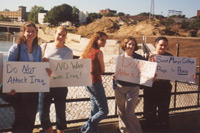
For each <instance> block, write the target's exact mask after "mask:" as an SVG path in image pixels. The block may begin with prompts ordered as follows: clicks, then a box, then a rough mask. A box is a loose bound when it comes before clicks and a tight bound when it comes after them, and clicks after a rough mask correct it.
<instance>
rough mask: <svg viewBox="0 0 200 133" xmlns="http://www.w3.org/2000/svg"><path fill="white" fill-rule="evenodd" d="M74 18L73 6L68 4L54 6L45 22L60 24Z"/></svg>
mask: <svg viewBox="0 0 200 133" xmlns="http://www.w3.org/2000/svg"><path fill="white" fill-rule="evenodd" d="M72 20H73V15H72V7H71V6H69V5H67V4H62V5H60V6H54V7H53V8H52V9H51V10H50V11H49V12H48V13H47V14H46V16H45V18H44V22H48V23H50V24H51V25H58V24H59V23H62V22H65V21H72Z"/></svg>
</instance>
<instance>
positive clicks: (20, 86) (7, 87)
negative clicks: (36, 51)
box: [3, 62, 49, 93]
mask: <svg viewBox="0 0 200 133" xmlns="http://www.w3.org/2000/svg"><path fill="white" fill-rule="evenodd" d="M46 68H49V63H42V62H4V63H3V92H4V93H8V92H10V91H11V89H15V91H16V92H48V91H49V76H48V74H47V72H46V70H45V69H46Z"/></svg>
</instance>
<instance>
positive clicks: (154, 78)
mask: <svg viewBox="0 0 200 133" xmlns="http://www.w3.org/2000/svg"><path fill="white" fill-rule="evenodd" d="M156 77H157V73H155V75H154V77H153V82H154V81H155V80H156Z"/></svg>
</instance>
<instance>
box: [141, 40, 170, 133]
mask: <svg viewBox="0 0 200 133" xmlns="http://www.w3.org/2000/svg"><path fill="white" fill-rule="evenodd" d="M167 46H168V40H167V38H166V37H158V38H157V39H156V40H155V51H154V52H152V54H151V55H150V57H149V59H148V60H149V61H154V62H155V57H156V55H163V56H172V54H170V53H168V52H166V50H167ZM171 89H172V85H171V83H170V80H160V79H156V78H155V80H154V82H153V85H152V87H146V88H144V116H145V118H146V128H147V130H149V131H167V130H168V129H169V105H170V99H171Z"/></svg>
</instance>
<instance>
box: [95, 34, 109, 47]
mask: <svg viewBox="0 0 200 133" xmlns="http://www.w3.org/2000/svg"><path fill="white" fill-rule="evenodd" d="M106 40H107V37H106V36H102V37H100V38H99V39H98V40H97V44H98V46H99V48H100V47H105V45H106Z"/></svg>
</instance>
